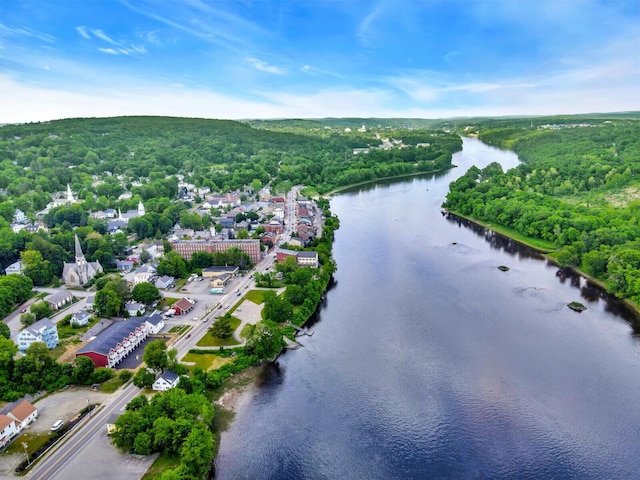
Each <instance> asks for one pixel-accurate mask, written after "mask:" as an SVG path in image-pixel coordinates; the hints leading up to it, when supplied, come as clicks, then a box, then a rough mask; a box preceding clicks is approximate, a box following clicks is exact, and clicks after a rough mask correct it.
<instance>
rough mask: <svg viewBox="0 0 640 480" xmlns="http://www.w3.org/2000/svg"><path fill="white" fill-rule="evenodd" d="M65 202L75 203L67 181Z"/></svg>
mask: <svg viewBox="0 0 640 480" xmlns="http://www.w3.org/2000/svg"><path fill="white" fill-rule="evenodd" d="M67 202H69V203H75V199H74V198H73V193H72V192H71V185H69V184H68V183H67Z"/></svg>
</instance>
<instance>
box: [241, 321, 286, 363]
mask: <svg viewBox="0 0 640 480" xmlns="http://www.w3.org/2000/svg"><path fill="white" fill-rule="evenodd" d="M246 348H247V351H248V353H249V354H250V355H256V356H257V357H258V358H259V359H260V360H268V359H271V358H273V357H274V356H275V355H277V354H278V353H279V352H280V350H281V349H282V333H281V332H280V328H279V327H278V326H277V325H276V324H275V323H273V322H270V321H268V320H263V321H260V322H258V323H257V324H256V325H255V327H254V328H253V329H252V331H251V332H250V334H249V336H248V338H247V347H246Z"/></svg>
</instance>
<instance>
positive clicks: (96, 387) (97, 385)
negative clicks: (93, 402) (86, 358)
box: [91, 383, 100, 392]
mask: <svg viewBox="0 0 640 480" xmlns="http://www.w3.org/2000/svg"><path fill="white" fill-rule="evenodd" d="M99 388H100V384H99V383H94V384H93V385H91V390H93V391H94V392H95V391H96V390H98V389H99Z"/></svg>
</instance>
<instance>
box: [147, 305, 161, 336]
mask: <svg viewBox="0 0 640 480" xmlns="http://www.w3.org/2000/svg"><path fill="white" fill-rule="evenodd" d="M144 321H145V322H146V324H147V327H148V328H149V334H150V335H157V334H158V333H160V331H161V330H162V329H163V328H164V318H162V315H160V312H158V311H157V310H156V311H155V312H153V313H152V314H151V315H149V316H148V317H147V318H145V319H144Z"/></svg>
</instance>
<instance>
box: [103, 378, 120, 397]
mask: <svg viewBox="0 0 640 480" xmlns="http://www.w3.org/2000/svg"><path fill="white" fill-rule="evenodd" d="M121 386H122V380H120V378H119V377H118V375H117V374H116V376H115V377H113V378H112V379H110V380H107V381H106V382H104V383H101V384H100V391H101V392H104V393H113V392H115V391H116V390H117V389H118V388H120V387H121Z"/></svg>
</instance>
